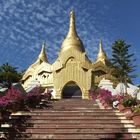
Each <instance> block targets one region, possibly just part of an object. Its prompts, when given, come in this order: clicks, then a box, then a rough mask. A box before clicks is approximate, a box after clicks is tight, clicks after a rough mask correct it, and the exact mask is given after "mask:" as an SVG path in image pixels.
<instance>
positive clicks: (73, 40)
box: [60, 11, 85, 54]
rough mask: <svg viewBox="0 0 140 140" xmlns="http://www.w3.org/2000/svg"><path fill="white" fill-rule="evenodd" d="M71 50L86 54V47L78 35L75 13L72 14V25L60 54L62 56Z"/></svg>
mask: <svg viewBox="0 0 140 140" xmlns="http://www.w3.org/2000/svg"><path fill="white" fill-rule="evenodd" d="M70 49H76V50H79V51H82V52H85V49H84V46H83V43H82V41H81V40H80V38H79V37H78V35H77V32H76V28H75V16H74V12H73V11H71V12H70V25H69V31H68V34H67V36H66V38H65V39H64V41H63V43H62V46H61V51H60V53H61V54H62V53H63V52H65V51H67V50H70Z"/></svg>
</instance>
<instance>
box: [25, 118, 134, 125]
mask: <svg viewBox="0 0 140 140" xmlns="http://www.w3.org/2000/svg"><path fill="white" fill-rule="evenodd" d="M27 122H31V123H51V124H62V123H65V124H73V123H75V124H83V123H85V124H92V123H97V124H99V123H100V124H106V123H112V124H120V123H126V124H128V123H129V124H133V123H134V122H133V120H127V119H124V120H118V119H115V120H114V119H112V120H108V119H106V120H102V119H100V120H97V119H94V120H93V119H92V120H87V119H85V120H75V119H74V120H66V119H60V120H55V119H52V120H41V119H34V120H33V119H32V120H29V121H27Z"/></svg>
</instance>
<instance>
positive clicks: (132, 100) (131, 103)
mask: <svg viewBox="0 0 140 140" xmlns="http://www.w3.org/2000/svg"><path fill="white" fill-rule="evenodd" d="M122 104H123V105H124V107H132V106H135V105H137V100H136V99H135V98H128V99H124V100H123V103H122Z"/></svg>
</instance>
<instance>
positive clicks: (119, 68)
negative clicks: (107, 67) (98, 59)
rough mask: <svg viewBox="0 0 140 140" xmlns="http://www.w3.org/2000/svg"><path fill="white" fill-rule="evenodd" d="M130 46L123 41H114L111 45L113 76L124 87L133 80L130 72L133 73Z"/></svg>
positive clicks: (133, 60)
mask: <svg viewBox="0 0 140 140" xmlns="http://www.w3.org/2000/svg"><path fill="white" fill-rule="evenodd" d="M130 47H131V45H128V44H126V43H125V41H124V40H120V39H119V40H116V41H115V42H114V43H113V45H112V59H111V62H112V65H113V67H114V75H115V76H116V77H117V78H118V80H119V81H120V82H122V83H124V84H125V85H126V89H127V82H132V78H135V75H133V73H132V72H134V71H135V67H136V66H135V61H136V59H134V58H133V57H134V54H133V53H130V50H129V49H130Z"/></svg>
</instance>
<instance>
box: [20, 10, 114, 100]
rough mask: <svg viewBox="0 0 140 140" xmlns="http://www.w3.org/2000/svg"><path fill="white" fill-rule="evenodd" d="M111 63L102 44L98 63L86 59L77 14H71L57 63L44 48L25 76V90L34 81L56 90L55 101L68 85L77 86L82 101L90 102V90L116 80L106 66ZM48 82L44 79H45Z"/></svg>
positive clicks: (60, 96)
mask: <svg viewBox="0 0 140 140" xmlns="http://www.w3.org/2000/svg"><path fill="white" fill-rule="evenodd" d="M106 60H108V59H107V56H106V54H105V52H104V50H103V46H102V41H101V42H100V44H99V53H98V56H97V60H96V62H95V63H92V62H91V61H90V60H89V58H88V57H87V55H86V52H85V49H84V46H83V43H82V41H81V40H80V38H79V37H78V35H77V32H76V28H75V17H74V12H73V11H71V12H70V25H69V31H68V34H67V36H66V38H65V39H64V41H63V43H62V46H61V50H60V53H59V56H58V58H57V59H56V61H55V62H54V63H53V64H52V65H50V64H49V63H48V60H47V57H46V53H45V44H43V46H42V50H41V53H40V55H39V57H38V59H37V61H36V62H35V63H34V64H32V65H31V66H30V67H29V68H28V69H27V71H26V72H25V74H24V76H23V80H24V87H26V88H27V87H28V86H30V83H31V82H32V81H33V80H36V79H37V80H38V81H39V82H40V83H41V86H43V87H53V88H54V90H55V92H56V94H55V97H54V98H56V99H61V98H62V92H63V89H64V87H65V85H67V83H75V84H76V85H78V86H79V88H80V89H81V92H82V98H83V99H87V98H89V96H88V93H89V89H90V88H91V87H93V86H94V85H95V84H98V83H99V82H100V80H102V78H108V79H112V80H114V79H115V78H114V77H113V76H112V75H111V69H110V67H109V66H108V64H107V63H106V62H107V61H106ZM44 75H45V76H46V77H47V78H45V79H44V78H43V76H44Z"/></svg>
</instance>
